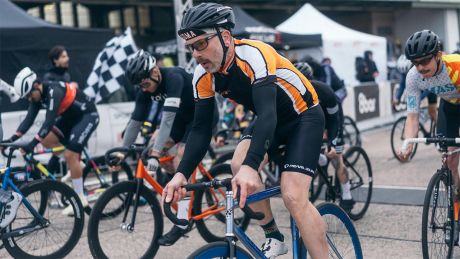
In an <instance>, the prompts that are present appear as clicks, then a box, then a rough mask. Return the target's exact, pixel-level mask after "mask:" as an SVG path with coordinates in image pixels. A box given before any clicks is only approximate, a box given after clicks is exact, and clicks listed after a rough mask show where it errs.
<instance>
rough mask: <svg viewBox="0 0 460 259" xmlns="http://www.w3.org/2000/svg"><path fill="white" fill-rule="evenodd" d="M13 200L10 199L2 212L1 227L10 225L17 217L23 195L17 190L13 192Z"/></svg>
mask: <svg viewBox="0 0 460 259" xmlns="http://www.w3.org/2000/svg"><path fill="white" fill-rule="evenodd" d="M11 196H13V198H12V200H10V201H9V202H8V203H7V204H6V205H5V208H4V210H3V213H2V218H1V222H0V228H4V227H6V226H8V225H9V224H10V223H11V222H13V220H14V219H15V218H16V212H17V210H18V208H19V205H20V204H21V202H22V196H21V195H20V194H19V193H17V192H12V193H11Z"/></svg>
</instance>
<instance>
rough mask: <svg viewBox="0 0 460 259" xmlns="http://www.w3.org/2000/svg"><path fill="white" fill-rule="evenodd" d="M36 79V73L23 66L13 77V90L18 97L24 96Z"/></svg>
mask: <svg viewBox="0 0 460 259" xmlns="http://www.w3.org/2000/svg"><path fill="white" fill-rule="evenodd" d="M36 79H37V74H35V72H34V71H32V69H30V68H29V67H25V68H23V69H22V70H21V71H19V73H18V75H17V76H16V78H15V79H14V90H15V91H16V93H17V94H18V95H19V97H20V98H24V97H26V96H27V95H28V94H29V93H30V91H31V90H32V86H33V84H34V82H35V80H36Z"/></svg>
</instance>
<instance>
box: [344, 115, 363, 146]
mask: <svg viewBox="0 0 460 259" xmlns="http://www.w3.org/2000/svg"><path fill="white" fill-rule="evenodd" d="M343 142H344V144H345V145H346V146H347V147H352V146H361V133H360V132H359V129H358V126H356V122H355V121H354V120H353V119H352V118H351V117H350V116H344V117H343Z"/></svg>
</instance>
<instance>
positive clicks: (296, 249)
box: [227, 186, 306, 259]
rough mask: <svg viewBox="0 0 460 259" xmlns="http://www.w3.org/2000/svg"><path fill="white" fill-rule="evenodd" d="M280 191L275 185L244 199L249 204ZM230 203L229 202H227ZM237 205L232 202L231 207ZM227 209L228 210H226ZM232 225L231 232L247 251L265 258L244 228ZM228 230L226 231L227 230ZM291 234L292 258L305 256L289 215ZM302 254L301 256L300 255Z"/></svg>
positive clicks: (298, 235) (294, 225)
mask: <svg viewBox="0 0 460 259" xmlns="http://www.w3.org/2000/svg"><path fill="white" fill-rule="evenodd" d="M280 193H281V188H280V187H279V186H275V187H272V188H269V189H266V190H264V191H261V192H258V193H255V194H253V195H250V196H248V198H247V199H246V204H247V205H249V204H251V203H254V202H258V201H262V200H265V199H268V198H271V197H273V196H276V195H279V194H280ZM227 204H231V203H227ZM236 207H238V202H235V203H233V208H236ZM227 211H228V210H227ZM230 224H231V225H233V233H234V234H235V236H236V237H237V238H238V240H239V241H241V243H243V245H244V246H245V247H246V248H247V249H248V250H249V252H250V253H251V254H252V255H254V256H256V258H264V259H265V258H267V257H265V255H264V254H263V252H262V251H261V250H260V249H259V247H258V246H257V245H256V244H254V242H252V241H251V239H250V238H249V237H248V236H247V235H246V234H245V233H244V230H243V229H241V228H240V227H238V226H236V225H234V224H233V222H231V223H230ZM227 232H228V231H227ZM291 234H292V253H293V258H294V259H299V258H305V256H306V255H302V254H301V249H300V248H301V245H302V244H301V241H300V234H299V230H298V228H297V226H296V224H295V221H294V220H293V219H292V217H291ZM302 256H303V257H302Z"/></svg>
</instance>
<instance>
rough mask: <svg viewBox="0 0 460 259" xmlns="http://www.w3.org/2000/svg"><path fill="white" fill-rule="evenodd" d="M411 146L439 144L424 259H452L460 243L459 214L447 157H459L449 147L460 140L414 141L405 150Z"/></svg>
mask: <svg viewBox="0 0 460 259" xmlns="http://www.w3.org/2000/svg"><path fill="white" fill-rule="evenodd" d="M409 143H425V144H430V143H433V144H438V145H439V148H440V150H441V161H442V166H441V168H440V169H438V170H437V171H436V173H435V174H434V175H433V176H432V177H431V180H430V183H429V184H428V187H427V189H426V193H425V201H424V203H423V213H422V251H423V258H425V259H428V258H451V257H452V252H453V251H452V250H453V249H452V248H453V246H454V245H455V244H457V243H458V238H459V237H458V236H459V232H458V226H459V222H458V213H459V212H458V211H454V200H455V199H454V186H453V181H452V172H451V171H450V169H449V168H448V167H447V157H448V156H449V155H452V154H454V153H459V152H460V148H458V149H456V150H454V151H450V152H448V149H447V148H448V146H455V145H457V146H458V144H459V143H460V138H442V137H437V138H411V139H406V140H404V142H403V148H402V149H403V150H405V149H406V147H407V145H408V144H409Z"/></svg>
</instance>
